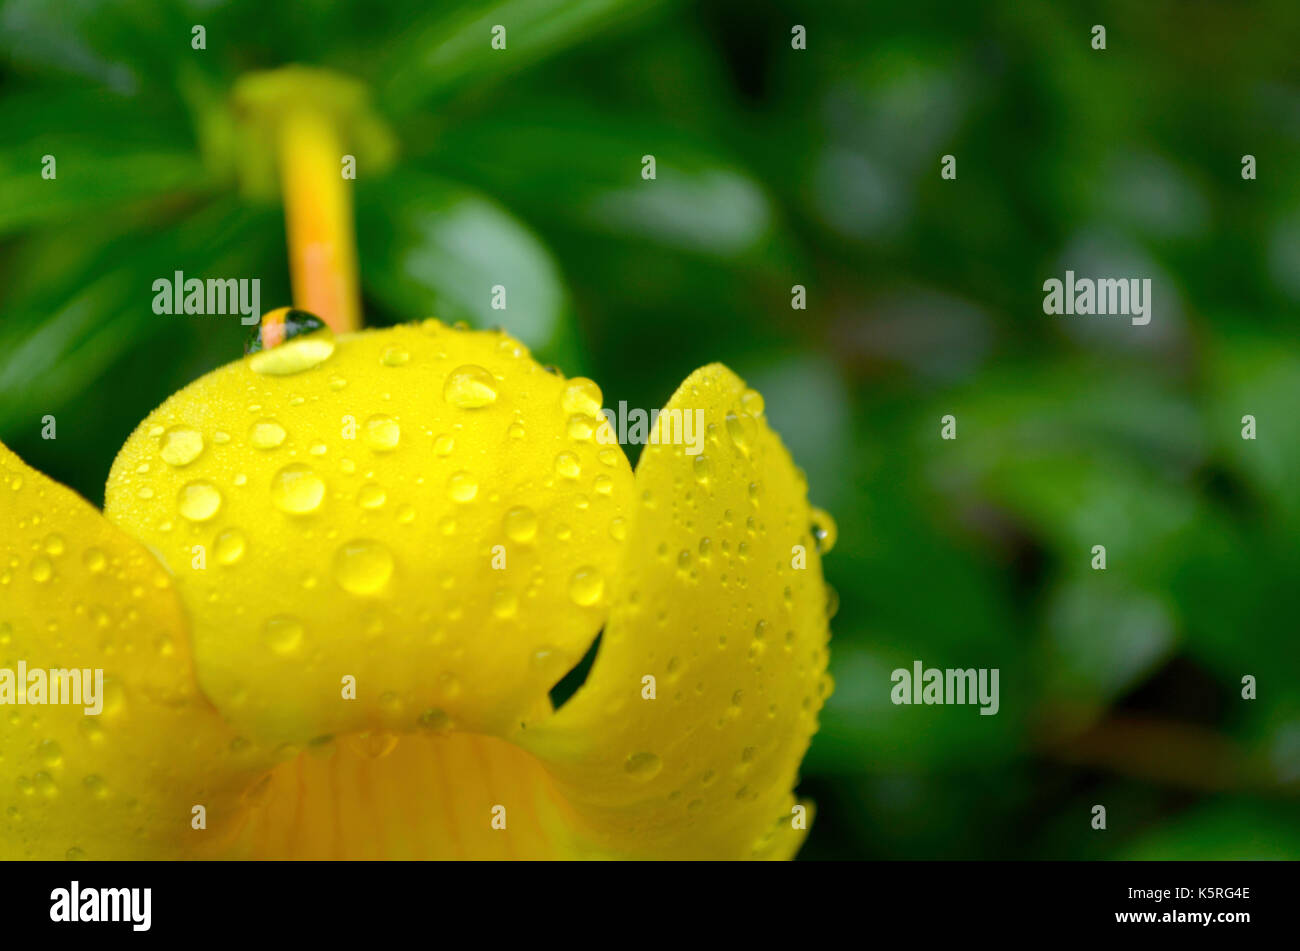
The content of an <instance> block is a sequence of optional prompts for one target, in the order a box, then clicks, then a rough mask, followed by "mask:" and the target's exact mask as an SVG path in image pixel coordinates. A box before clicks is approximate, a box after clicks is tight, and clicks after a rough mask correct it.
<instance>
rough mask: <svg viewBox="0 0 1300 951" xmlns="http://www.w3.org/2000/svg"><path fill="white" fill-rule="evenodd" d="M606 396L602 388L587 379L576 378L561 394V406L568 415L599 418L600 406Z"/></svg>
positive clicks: (567, 384) (566, 385)
mask: <svg viewBox="0 0 1300 951" xmlns="http://www.w3.org/2000/svg"><path fill="white" fill-rule="evenodd" d="M603 399H604V396H603V395H602V394H601V392H600V387H599V386H597V385H596V383H595V382H594V381H592V380H588V379H587V378H586V377H581V376H579V377H574V378H573V379H572V380H570V381H569V382H568V383H566V384H565V386H564V392H563V393H562V394H560V406H561V407H562V408H563V409H564V411H565V412H566V413H580V414H582V415H584V416H593V417H594V416H599V415H600V405H601V401H602V400H603Z"/></svg>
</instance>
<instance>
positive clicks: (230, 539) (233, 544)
mask: <svg viewBox="0 0 1300 951" xmlns="http://www.w3.org/2000/svg"><path fill="white" fill-rule="evenodd" d="M246 546H247V541H246V540H245V539H244V533H243V532H241V531H240V530H239V529H237V528H228V529H226V530H225V531H224V532H222V533H221V534H220V535H218V536H217V541H216V545H215V546H214V553H215V554H216V556H217V561H218V562H220V563H221V564H223V565H233V564H234V563H235V562H237V561H239V559H240V558H243V557H244V549H245V547H246Z"/></svg>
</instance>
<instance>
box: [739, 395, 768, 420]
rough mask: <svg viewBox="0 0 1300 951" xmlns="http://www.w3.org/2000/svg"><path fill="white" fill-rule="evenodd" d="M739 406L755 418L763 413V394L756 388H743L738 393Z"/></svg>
mask: <svg viewBox="0 0 1300 951" xmlns="http://www.w3.org/2000/svg"><path fill="white" fill-rule="evenodd" d="M740 408H741V409H743V410H744V411H745V412H746V413H748V414H749V415H750V416H753V417H754V418H755V419H757V418H758V417H759V416H762V415H763V410H764V409H765V408H766V406H765V404H764V403H763V396H762V394H761V393H759V392H758V390H745V392H743V393H741V394H740Z"/></svg>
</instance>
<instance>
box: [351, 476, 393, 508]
mask: <svg viewBox="0 0 1300 951" xmlns="http://www.w3.org/2000/svg"><path fill="white" fill-rule="evenodd" d="M387 500H388V493H387V492H385V491H384V487H383V486H382V485H378V484H376V483H374V482H367V483H366V484H365V485H363V486H362V487H361V490H360V491H359V492H358V493H357V504H358V505H360V506H361V507H362V508H363V509H377V508H379V507H380V506H382V505H383V504H384V502H386V501H387Z"/></svg>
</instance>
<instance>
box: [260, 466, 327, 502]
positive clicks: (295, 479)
mask: <svg viewBox="0 0 1300 951" xmlns="http://www.w3.org/2000/svg"><path fill="white" fill-rule="evenodd" d="M323 498H325V482H324V481H323V480H322V479H321V477H320V476H318V475H317V474H316V470H315V469H313V468H312V467H311V466H308V465H304V464H303V463H301V462H295V463H292V464H290V465H287V466H285V467H284V468H283V469H281V470H280V471H279V472H277V473H276V474H275V478H274V479H273V480H272V482H271V501H272V502H274V503H275V506H276V508H278V509H279V510H280V511H282V512H288V513H289V514H290V515H305V514H307V513H308V512H314V511H316V509H318V508H320V503H321V500H322V499H323Z"/></svg>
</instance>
